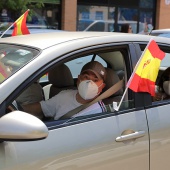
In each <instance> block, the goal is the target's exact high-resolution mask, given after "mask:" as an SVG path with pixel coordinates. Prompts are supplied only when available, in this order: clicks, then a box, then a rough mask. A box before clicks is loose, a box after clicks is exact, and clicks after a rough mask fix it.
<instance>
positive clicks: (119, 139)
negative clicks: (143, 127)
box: [116, 131, 145, 142]
mask: <svg viewBox="0 0 170 170" xmlns="http://www.w3.org/2000/svg"><path fill="white" fill-rule="evenodd" d="M144 135H145V131H138V132H134V133H130V134H127V135H121V136H118V137H117V138H116V142H122V141H126V140H130V139H136V138H140V137H143V136H144Z"/></svg>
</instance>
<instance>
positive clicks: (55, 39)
mask: <svg viewBox="0 0 170 170" xmlns="http://www.w3.org/2000/svg"><path fill="white" fill-rule="evenodd" d="M151 38H153V39H155V41H157V42H162V43H167V39H166V38H162V37H154V36H148V35H140V34H127V33H113V32H53V33H39V34H28V35H21V36H14V37H7V38H1V39H0V43H10V44H19V45H27V46H33V47H35V48H39V49H45V48H48V47H50V46H54V45H57V44H58V45H59V44H62V43H64V42H69V43H70V42H72V43H73V42H76V43H77V44H78V46H79V48H81V47H84V46H86V45H87V46H90V45H96V44H103V43H112V42H123V41H124V42H131V41H132V42H135V41H136V42H140V41H141V42H148V41H149V40H150V39H151ZM89 40H90V41H89ZM87 41H88V43H87V44H86V42H87ZM79 42H81V44H79ZM82 42H84V43H82ZM169 43H170V42H169Z"/></svg>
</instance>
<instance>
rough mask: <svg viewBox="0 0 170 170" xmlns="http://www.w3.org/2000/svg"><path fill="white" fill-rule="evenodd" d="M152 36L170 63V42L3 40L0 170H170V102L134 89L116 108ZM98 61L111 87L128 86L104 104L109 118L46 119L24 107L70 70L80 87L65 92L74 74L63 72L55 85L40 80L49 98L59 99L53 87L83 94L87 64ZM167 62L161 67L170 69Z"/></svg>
mask: <svg viewBox="0 0 170 170" xmlns="http://www.w3.org/2000/svg"><path fill="white" fill-rule="evenodd" d="M151 38H153V39H154V40H155V41H156V42H157V44H158V45H159V47H160V48H161V49H162V50H163V51H164V52H165V53H166V57H165V60H166V61H168V58H170V55H169V54H170V50H169V49H170V39H167V38H161V37H152V36H147V35H143V36H141V35H139V34H138V35H137V34H132V35H129V34H120V33H109V32H56V33H46V34H30V35H24V36H15V37H8V38H2V39H0V81H1V84H0V115H1V118H0V141H1V142H0V155H1V156H0V169H1V170H35V169H36V170H40V169H41V170H67V169H68V170H103V169H119V170H160V169H164V170H169V167H170V161H169V157H170V113H169V110H170V100H162V101H156V102H153V101H152V97H151V96H150V94H148V93H134V92H133V91H131V90H130V89H129V90H128V92H127V93H126V95H125V98H124V100H123V103H122V104H121V107H120V109H119V111H115V110H114V109H113V101H117V102H119V101H120V99H121V97H122V95H123V92H124V90H125V88H126V83H127V81H128V79H129V77H130V76H131V74H132V71H133V68H134V66H135V65H136V63H137V61H138V59H139V57H140V56H141V53H142V51H143V50H144V49H145V47H146V45H147V43H148V42H149V40H150V39H151ZM93 60H97V61H99V62H101V63H102V64H103V65H104V66H105V67H106V68H107V69H110V70H111V74H108V75H107V79H108V82H109V83H110V84H111V85H113V84H114V83H116V81H119V80H121V79H122V78H123V77H124V80H125V82H124V87H123V88H122V89H121V90H119V91H118V92H117V93H115V94H113V95H111V96H110V97H109V98H106V99H104V100H103V102H104V103H105V106H106V108H108V110H107V112H102V113H97V114H92V115H86V116H79V117H71V118H67V119H61V120H52V119H44V120H40V119H38V118H36V117H35V116H33V115H31V114H29V113H26V112H25V111H24V110H23V109H22V108H21V107H20V104H19V103H18V102H17V99H18V97H19V96H20V95H21V94H22V93H23V92H24V91H25V90H27V89H28V88H29V87H30V86H31V85H32V84H33V83H35V82H37V81H38V80H39V79H40V78H41V77H43V76H44V75H46V74H50V72H51V71H52V70H54V69H57V68H58V67H59V66H61V65H63V64H64V65H66V66H67V67H68V68H69V70H70V72H71V78H72V80H73V81H72V83H70V84H69V86H67V87H65V84H64V82H65V80H68V74H66V75H65V74H64V73H63V72H62V70H58V71H57V72H55V73H56V76H55V78H54V80H51V79H50V76H49V80H48V81H46V82H41V86H42V90H43V92H44V96H45V97H44V98H45V100H48V99H49V98H51V97H52V96H54V95H55V94H54V93H53V94H51V93H52V92H51V88H52V87H53V88H55V89H56V91H61V90H63V89H66V88H68V89H69V88H76V79H77V76H78V75H79V74H80V70H81V68H82V66H83V65H84V64H85V63H87V62H89V61H93ZM165 60H164V61H163V62H162V64H161V67H169V66H170V62H165ZM11 66H12V68H11ZM61 83H63V84H62V85H61ZM59 84H60V85H59ZM107 85H108V84H107ZM108 88H109V87H108Z"/></svg>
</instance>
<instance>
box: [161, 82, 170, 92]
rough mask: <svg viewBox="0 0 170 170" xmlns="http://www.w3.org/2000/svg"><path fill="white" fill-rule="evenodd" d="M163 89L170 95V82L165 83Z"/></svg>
mask: <svg viewBox="0 0 170 170" xmlns="http://www.w3.org/2000/svg"><path fill="white" fill-rule="evenodd" d="M163 88H164V91H165V93H166V94H167V95H170V81H164V82H163Z"/></svg>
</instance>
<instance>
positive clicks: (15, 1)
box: [0, 0, 44, 20]
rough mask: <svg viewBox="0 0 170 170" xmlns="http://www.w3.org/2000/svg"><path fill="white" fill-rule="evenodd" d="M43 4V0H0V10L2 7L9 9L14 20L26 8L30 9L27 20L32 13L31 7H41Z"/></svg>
mask: <svg viewBox="0 0 170 170" xmlns="http://www.w3.org/2000/svg"><path fill="white" fill-rule="evenodd" d="M43 6H44V3H43V0H38V1H36V2H34V1H33V0H0V12H1V11H2V10H3V9H6V10H7V11H10V13H11V14H12V18H13V19H14V20H16V19H17V18H18V17H20V16H21V15H22V14H23V13H24V12H25V11H26V10H27V9H30V12H29V16H28V20H29V19H30V16H31V15H33V14H34V11H33V9H36V8H42V7H43Z"/></svg>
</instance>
